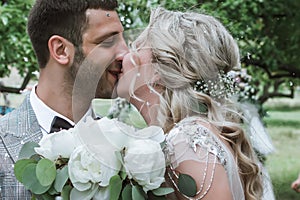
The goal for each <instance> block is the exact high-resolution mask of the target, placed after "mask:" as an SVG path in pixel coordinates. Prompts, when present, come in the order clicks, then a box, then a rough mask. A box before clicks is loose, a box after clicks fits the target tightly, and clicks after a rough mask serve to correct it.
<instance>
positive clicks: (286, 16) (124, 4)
mask: <svg viewBox="0 0 300 200" xmlns="http://www.w3.org/2000/svg"><path fill="white" fill-rule="evenodd" d="M33 1H34V0H25V1H24V0H10V1H6V0H2V1H0V2H2V4H1V5H0V42H1V46H0V77H5V76H9V75H10V72H11V69H12V68H16V69H17V70H18V71H19V73H20V74H21V75H22V76H25V75H26V74H28V73H31V72H33V71H36V70H38V68H37V62H36V59H35V56H34V53H33V51H32V48H31V45H30V42H29V39H28V36H27V34H26V21H27V15H28V12H29V9H30V7H31V4H32V2H33ZM119 3H120V8H119V13H120V19H121V21H122V23H123V25H124V27H125V29H127V30H129V29H130V30H133V31H132V32H131V33H133V32H134V30H136V29H137V28H140V27H145V25H146V24H147V22H148V19H149V14H150V9H151V8H155V7H157V6H162V7H165V8H167V9H170V10H180V11H196V12H202V13H206V14H210V15H213V16H215V17H217V18H218V19H219V20H220V21H221V22H222V23H223V24H224V25H225V26H226V27H227V28H228V29H229V31H230V32H231V33H232V34H233V36H234V37H235V39H236V40H237V41H238V44H239V46H240V50H241V61H242V66H243V67H244V68H247V70H248V73H250V74H251V75H252V77H253V79H252V81H251V84H252V85H253V86H255V87H256V88H257V91H258V93H257V99H258V102H259V103H260V104H262V103H264V102H265V101H266V100H267V99H269V98H273V97H291V98H292V97H294V90H295V88H296V86H299V85H300V64H299V63H300V55H299V52H300V45H299V44H300V26H299V21H300V12H299V10H300V1H298V0H296V1H295V0H185V1H182V0H126V1H125V0H121V1H119ZM135 33H138V31H136V32H135ZM32 76H33V75H32Z"/></svg>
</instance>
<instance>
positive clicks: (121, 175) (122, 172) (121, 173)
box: [120, 169, 127, 181]
mask: <svg viewBox="0 0 300 200" xmlns="http://www.w3.org/2000/svg"><path fill="white" fill-rule="evenodd" d="M120 177H121V179H122V180H123V181H124V180H125V179H126V177H127V173H126V171H125V169H124V170H121V171H120Z"/></svg>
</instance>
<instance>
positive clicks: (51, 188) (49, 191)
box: [48, 184, 59, 196]
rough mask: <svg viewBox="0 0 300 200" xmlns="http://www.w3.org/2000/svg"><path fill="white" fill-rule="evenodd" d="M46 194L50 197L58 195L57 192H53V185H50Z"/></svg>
mask: <svg viewBox="0 0 300 200" xmlns="http://www.w3.org/2000/svg"><path fill="white" fill-rule="evenodd" d="M48 193H49V194H50V195H52V196H54V195H58V194H59V192H57V191H56V190H55V188H54V186H53V184H52V185H51V187H50V188H49V190H48Z"/></svg>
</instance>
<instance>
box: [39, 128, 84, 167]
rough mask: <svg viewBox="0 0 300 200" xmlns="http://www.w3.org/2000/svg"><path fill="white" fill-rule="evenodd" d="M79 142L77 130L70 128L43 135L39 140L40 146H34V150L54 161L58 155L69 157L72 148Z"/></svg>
mask: <svg viewBox="0 0 300 200" xmlns="http://www.w3.org/2000/svg"><path fill="white" fill-rule="evenodd" d="M80 144H81V143H80V140H79V139H78V132H77V130H76V129H75V128H71V129H69V130H62V131H59V132H55V133H52V134H47V135H45V136H43V138H42V139H41V141H40V142H39V145H40V147H36V148H35V151H36V153H38V154H40V155H42V156H44V157H45V158H48V159H49V160H53V161H54V160H56V159H57V158H58V157H59V156H61V157H63V158H69V157H70V155H71V153H72V152H73V151H74V149H75V148H76V147H78V146H79V145H80Z"/></svg>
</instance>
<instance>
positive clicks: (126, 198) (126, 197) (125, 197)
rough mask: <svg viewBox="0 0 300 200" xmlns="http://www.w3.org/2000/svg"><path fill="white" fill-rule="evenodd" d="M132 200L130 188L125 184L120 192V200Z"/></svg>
mask: <svg viewBox="0 0 300 200" xmlns="http://www.w3.org/2000/svg"><path fill="white" fill-rule="evenodd" d="M131 199H132V186H131V185H130V184H127V185H126V186H125V188H124V189H123V191H122V200H131Z"/></svg>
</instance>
